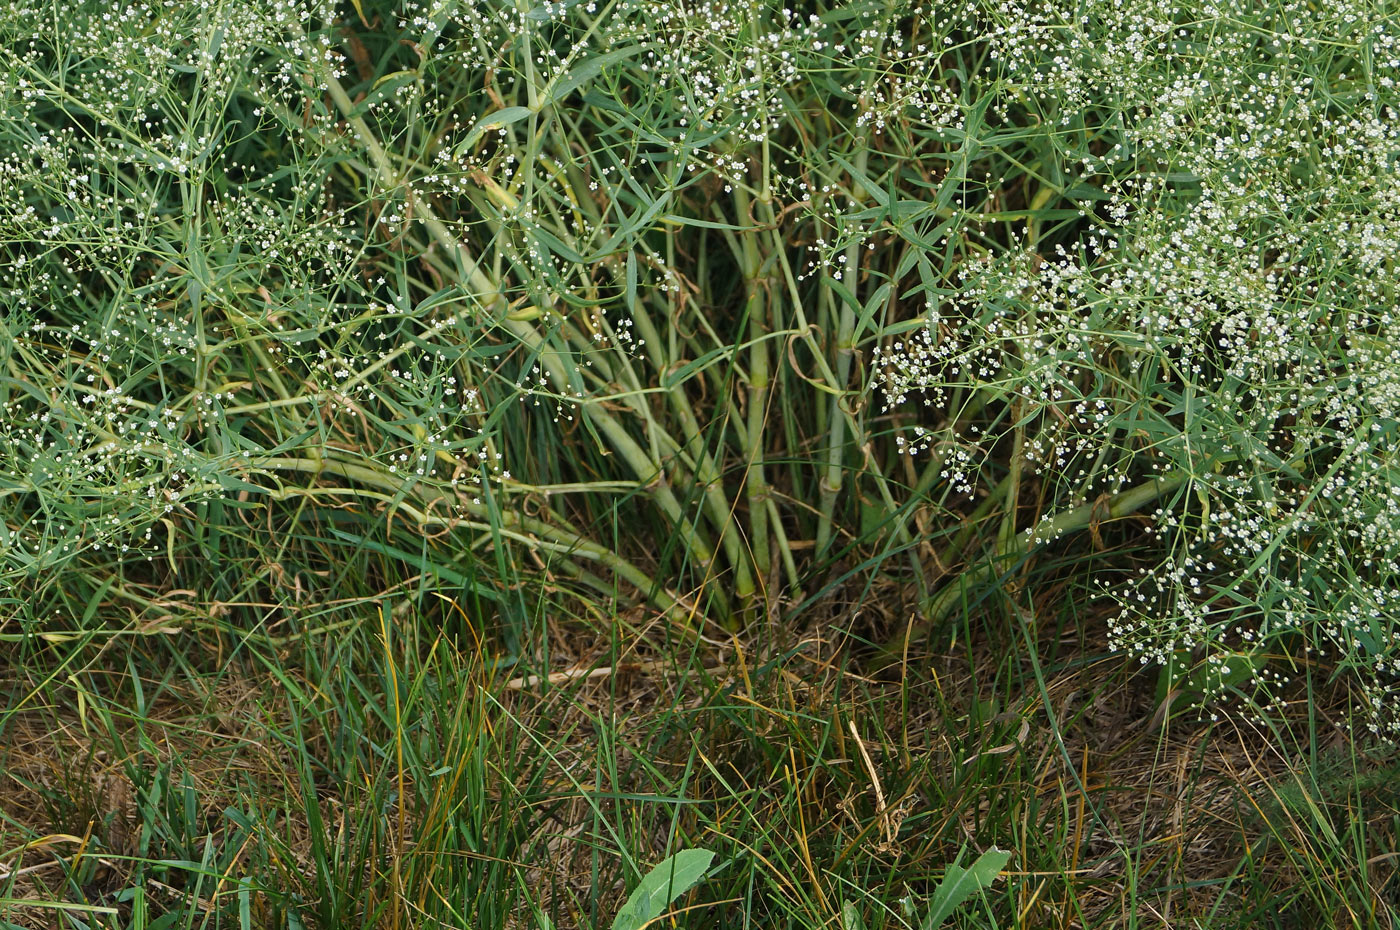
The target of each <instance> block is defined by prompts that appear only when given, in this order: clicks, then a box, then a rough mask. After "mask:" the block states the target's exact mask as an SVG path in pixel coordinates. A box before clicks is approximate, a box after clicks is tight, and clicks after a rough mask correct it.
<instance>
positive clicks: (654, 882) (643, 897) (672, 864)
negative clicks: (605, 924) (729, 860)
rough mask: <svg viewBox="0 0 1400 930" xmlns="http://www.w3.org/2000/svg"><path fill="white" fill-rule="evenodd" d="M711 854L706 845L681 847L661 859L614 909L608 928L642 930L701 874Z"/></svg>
mask: <svg viewBox="0 0 1400 930" xmlns="http://www.w3.org/2000/svg"><path fill="white" fill-rule="evenodd" d="M714 858H715V854H714V853H712V852H710V851H709V850H708V849H683V850H681V851H680V852H678V853H676V854H675V855H674V856H672V857H670V858H669V859H664V860H662V861H661V862H660V863H659V864H658V865H657V866H656V867H655V868H653V869H652V870H651V871H650V872H648V873H647V874H646V875H644V876H643V877H642V881H641V883H640V884H639V885H637V887H636V890H634V891H633V892H632V894H631V896H629V897H628V898H627V902H626V903H625V904H623V905H622V910H620V911H618V912H617V918H616V919H615V920H613V923H612V930H642V928H643V927H645V926H646V925H647V924H649V923H651V922H652V921H653V920H655V919H656V918H658V917H660V916H661V915H662V914H663V913H665V911H666V908H667V907H668V906H669V905H670V904H671V902H672V901H674V900H676V899H677V898H679V897H680V896H681V895H683V894H685V893H686V892H687V891H689V890H690V889H691V888H693V887H695V885H696V884H697V883H698V882H699V881H700V879H702V878H704V877H705V871H706V870H707V869H708V868H709V867H710V863H711V862H713V861H714Z"/></svg>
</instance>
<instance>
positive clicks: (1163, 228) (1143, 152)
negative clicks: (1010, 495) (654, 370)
mask: <svg viewBox="0 0 1400 930" xmlns="http://www.w3.org/2000/svg"><path fill="white" fill-rule="evenodd" d="M979 15H981V17H982V21H983V22H984V23H986V24H989V25H988V26H987V28H989V29H990V30H991V33H992V35H993V37H994V38H993V42H992V49H993V53H992V59H993V61H992V63H991V64H989V65H988V70H987V72H986V73H985V74H984V75H983V78H984V79H985V80H987V81H989V82H992V81H999V82H1001V86H1002V88H1003V92H1002V95H1001V96H1000V97H999V98H998V100H997V102H996V103H994V104H993V106H992V108H991V110H992V111H994V112H997V113H999V114H1001V116H1002V117H1003V118H1006V119H1008V120H1010V119H1013V118H1016V114H1017V113H1025V112H1027V111H1029V112H1031V113H1034V114H1036V118H1038V119H1041V120H1044V121H1045V122H1046V124H1052V125H1055V126H1057V127H1060V130H1059V131H1060V132H1062V133H1064V134H1065V143H1064V148H1063V150H1062V151H1060V152H1057V153H1056V157H1057V158H1058V159H1059V163H1058V164H1057V165H1055V166H1054V167H1053V168H1052V167H1051V166H1050V165H1047V164H1044V163H1042V164H1041V165H1040V166H1039V172H1040V173H1041V174H1042V175H1043V176H1045V177H1050V178H1058V179H1059V180H1057V181H1053V182H1051V183H1053V189H1052V190H1051V191H1050V192H1049V193H1048V194H1047V196H1048V197H1051V198H1054V199H1055V200H1056V201H1058V202H1066V201H1067V202H1068V203H1069V204H1073V205H1077V206H1078V209H1079V211H1080V216H1081V217H1082V220H1081V221H1080V226H1079V227H1078V229H1077V230H1076V231H1075V234H1074V236H1073V238H1066V237H1064V236H1060V237H1058V238H1057V239H1055V240H1051V242H1053V244H1050V243H1047V242H1045V241H1043V240H1044V238H1045V237H1044V235H1043V232H1042V230H1041V229H1032V230H1029V231H1021V232H1018V233H1017V235H1018V236H1019V237H1020V238H1019V239H1016V240H1014V241H1013V242H1012V244H1011V245H1012V247H1010V248H1007V249H1002V250H991V251H989V252H988V253H987V255H986V257H985V259H983V260H980V261H967V262H964V263H963V264H962V265H961V266H960V267H958V268H957V269H956V271H955V272H954V275H955V280H956V286H955V287H953V288H952V289H951V290H952V294H951V296H946V297H944V298H942V299H940V301H939V303H938V306H937V307H936V308H935V310H934V312H932V313H931V314H930V316H929V319H928V321H927V325H926V327H925V328H924V329H923V330H921V331H917V332H915V333H913V334H912V335H911V334H908V333H906V334H904V335H902V336H899V337H892V338H890V339H888V340H887V342H886V344H885V346H884V347H883V350H882V351H881V352H880V353H879V355H878V359H877V361H878V364H879V367H880V369H881V371H882V378H883V385H884V394H885V398H886V409H898V408H905V409H907V408H908V406H909V404H910V403H911V402H912V401H914V400H921V401H922V402H923V404H925V405H927V406H928V407H929V408H930V411H931V413H930V414H928V415H925V420H927V419H932V420H934V421H935V422H939V421H940V411H946V414H945V415H943V416H942V417H941V421H942V423H945V424H946V423H948V422H951V421H952V420H954V419H956V414H957V410H956V409H953V405H954V403H955V400H956V398H958V397H963V398H964V400H965V394H966V393H967V392H968V391H983V392H986V393H987V394H988V395H989V396H990V397H992V398H994V399H996V400H998V401H1000V402H1005V403H1008V404H1012V405H1013V406H1012V407H1011V409H1013V410H1014V411H1017V412H1018V414H1019V417H1018V419H1019V420H1020V422H1021V423H1022V424H1023V425H1024V426H1025V444H1024V455H1025V460H1026V463H1027V464H1028V465H1029V466H1031V467H1032V469H1033V471H1034V474H1035V475H1037V476H1038V478H1039V480H1040V481H1041V482H1043V484H1044V485H1045V487H1046V489H1047V490H1046V492H1045V493H1046V500H1053V501H1054V502H1055V503H1054V507H1056V508H1058V509H1061V510H1068V509H1070V508H1073V507H1078V506H1082V505H1084V504H1085V503H1092V502H1093V501H1095V500H1097V499H1099V498H1100V496H1101V495H1102V494H1104V493H1112V492H1115V491H1118V490H1120V489H1122V488H1123V486H1124V485H1125V484H1130V483H1136V482H1139V481H1143V480H1148V479H1151V478H1152V477H1154V476H1163V475H1178V476H1185V479H1186V480H1185V481H1184V483H1182V484H1181V490H1180V491H1179V493H1177V494H1176V495H1175V496H1173V497H1172V498H1171V499H1169V500H1163V501H1162V502H1161V507H1160V509H1158V510H1157V512H1156V515H1155V518H1154V523H1155V527H1154V528H1155V535H1156V536H1157V538H1158V540H1159V542H1160V544H1161V547H1162V548H1161V552H1162V558H1161V561H1160V562H1159V563H1158V564H1156V565H1155V566H1154V567H1153V568H1151V569H1144V570H1143V571H1142V572H1141V577H1140V578H1139V580H1138V581H1137V582H1135V583H1133V584H1132V585H1130V586H1128V587H1126V588H1124V587H1123V586H1120V585H1116V584H1115V585H1110V586H1108V587H1107V588H1106V593H1108V594H1109V595H1111V596H1112V597H1114V598H1115V599H1116V600H1117V601H1118V602H1119V604H1120V606H1121V609H1122V610H1121V613H1120V615H1119V616H1118V618H1117V619H1116V620H1115V621H1114V622H1113V625H1112V640H1113V643H1114V645H1115V646H1116V647H1117V648H1119V649H1122V650H1125V651H1127V652H1129V653H1131V654H1134V655H1136V656H1139V657H1140V658H1141V659H1142V661H1144V662H1154V663H1159V664H1163V665H1166V664H1168V663H1173V664H1175V665H1176V666H1178V667H1198V668H1200V669H1203V670H1205V671H1204V672H1203V673H1202V674H1200V675H1199V676H1198V677H1197V678H1195V679H1193V681H1195V682H1196V684H1197V685H1200V686H1201V687H1203V688H1204V689H1205V690H1206V691H1207V692H1208V696H1209V697H1211V698H1222V697H1224V696H1225V695H1226V694H1227V693H1229V692H1231V691H1232V689H1233V690H1234V691H1240V692H1243V693H1245V694H1250V693H1252V692H1253V691H1254V690H1255V689H1257V690H1258V695H1259V699H1260V700H1263V701H1266V702H1267V701H1278V700H1283V697H1282V696H1283V695H1285V694H1286V693H1287V684H1288V681H1289V679H1290V678H1293V677H1297V670H1298V669H1300V668H1301V667H1302V666H1303V665H1304V664H1315V665H1318V667H1328V668H1331V669H1344V670H1346V671H1348V673H1349V674H1354V675H1357V676H1359V678H1360V680H1362V681H1363V682H1365V683H1366V687H1367V688H1368V689H1369V690H1368V693H1369V695H1370V697H1369V699H1368V700H1369V702H1370V704H1371V709H1372V711H1374V712H1373V713H1372V714H1371V716H1370V718H1369V725H1370V727H1371V728H1372V729H1373V730H1374V731H1375V732H1377V733H1381V734H1383V735H1385V736H1387V737H1388V738H1400V721H1397V720H1396V719H1394V718H1388V717H1386V716H1385V715H1383V714H1381V713H1380V711H1381V710H1383V709H1384V708H1386V707H1389V706H1390V705H1392V704H1393V697H1394V696H1395V695H1396V694H1397V691H1396V687H1397V683H1400V611H1397V608H1396V601H1397V598H1400V455H1398V453H1400V444H1398V443H1400V417H1397V414H1400V406H1398V405H1397V393H1396V392H1397V389H1400V376H1398V375H1397V374H1396V373H1397V371H1400V328H1398V327H1400V304H1398V303H1397V291H1396V286H1395V282H1396V281H1397V280H1400V261H1397V259H1400V171H1397V167H1400V166H1398V165H1397V157H1396V153H1397V152H1400V93H1397V85H1396V80H1397V78H1398V77H1400V56H1398V55H1397V49H1400V20H1397V19H1396V18H1395V17H1394V16H1393V14H1392V13H1390V12H1389V11H1388V10H1387V8H1386V4H1383V3H1367V2H1349V3H1345V4H1330V3H1329V4H1321V5H1314V4H1303V3H1287V4H1283V5H1280V6H1279V7H1278V8H1276V9H1275V8H1264V7H1261V6H1260V5H1258V4H1254V3H1245V2H1243V0H1230V2H1215V3H1208V4H1206V5H1205V6H1204V7H1193V8H1191V11H1190V15H1189V16H1188V15H1185V13H1184V11H1183V9H1182V7H1181V6H1180V4H1178V3H1176V2H1172V0H1103V2H1098V0H1095V2H1089V3H1082V2H1073V3H1071V2H1060V0H1043V2H1042V0H1035V2H1028V3H1012V2H1008V3H1003V4H1001V5H999V6H997V7H995V8H988V9H986V10H984V11H982V13H981V14H979ZM1021 118H1022V119H1024V118H1025V117H1024V116H1022V117H1021ZM1047 157H1048V153H1047ZM1033 212H1034V211H1033V210H1032V211H1028V213H1033ZM977 223H978V220H977V217H976V216H975V215H969V216H968V217H967V218H966V222H965V223H964V224H963V225H962V226H960V227H958V228H953V229H950V230H949V231H948V233H947V237H949V238H951V237H956V236H962V235H966V234H967V233H966V232H965V230H967V229H974V230H975V229H978V228H979V226H978V225H977ZM1037 239H1040V240H1042V241H1036V240H1037ZM945 241H947V239H946V238H945ZM1003 426H1006V427H1007V428H1008V429H1009V426H1008V424H1006V423H1003ZM937 437H942V438H945V439H949V440H950V441H951V439H952V438H955V437H949V436H948V430H947V428H946V426H944V427H940V428H935V427H932V426H930V425H923V426H918V427H915V428H913V429H912V431H911V437H910V439H909V440H906V445H907V447H908V448H911V449H914V450H923V449H926V448H928V447H930V446H932V445H934V444H935V442H936V438H937ZM955 471H956V469H955V468H953V467H952V466H948V465H945V468H944V476H945V478H949V479H951V478H953V477H954V472H955ZM1265 655H1271V656H1274V657H1275V658H1274V660H1273V661H1272V662H1270V663H1266V662H1265V661H1264V659H1263V657H1264V656H1265ZM1279 656H1283V657H1285V658H1278V657H1279ZM1183 663H1184V666H1183Z"/></svg>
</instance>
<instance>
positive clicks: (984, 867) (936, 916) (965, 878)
mask: <svg viewBox="0 0 1400 930" xmlns="http://www.w3.org/2000/svg"><path fill="white" fill-rule="evenodd" d="M1010 858H1011V853H1009V852H1003V851H1001V850H1000V849H996V848H992V849H989V850H987V851H986V852H984V853H983V854H982V855H980V856H978V857H977V861H976V862H974V863H972V865H970V866H968V867H967V868H963V867H962V866H960V865H950V866H948V874H947V875H944V876H943V881H941V882H939V883H938V888H937V889H936V890H935V891H934V892H933V898H932V899H930V901H929V912H928V916H926V917H925V918H924V922H923V925H922V927H921V930H934V928H935V927H939V926H942V924H943V921H945V920H947V919H948V918H949V916H951V915H952V913H953V911H955V910H957V909H958V907H959V906H960V905H961V904H962V903H963V902H964V901H966V900H967V899H968V898H969V897H970V896H971V895H972V893H973V892H974V891H979V890H981V889H983V888H987V887H989V886H990V885H991V884H992V882H994V881H996V878H997V875H998V874H999V873H1000V872H1001V870H1002V869H1003V868H1004V867H1005V866H1006V863H1007V860H1009V859H1010Z"/></svg>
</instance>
